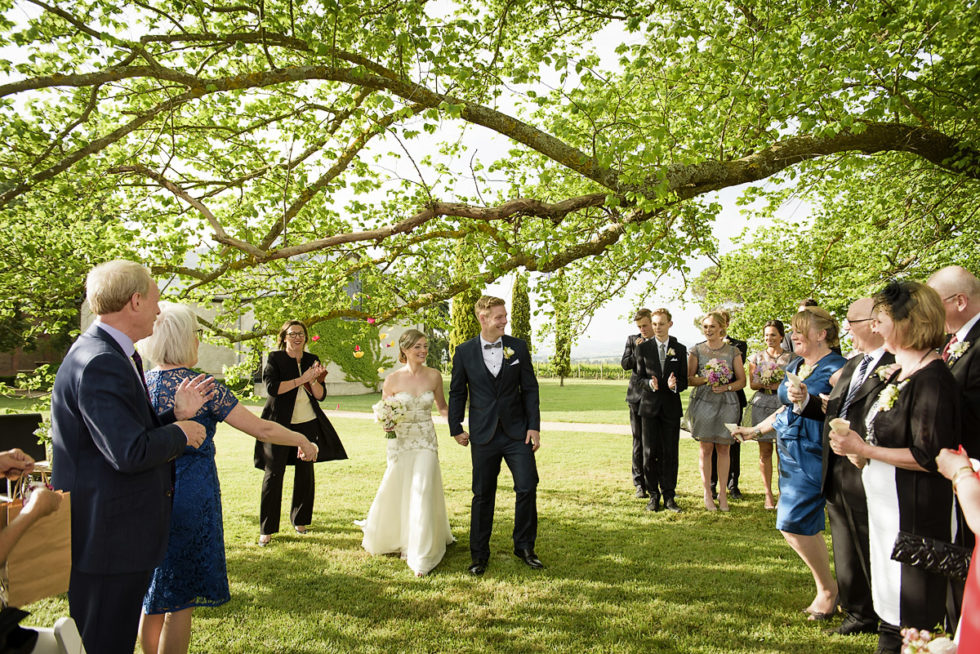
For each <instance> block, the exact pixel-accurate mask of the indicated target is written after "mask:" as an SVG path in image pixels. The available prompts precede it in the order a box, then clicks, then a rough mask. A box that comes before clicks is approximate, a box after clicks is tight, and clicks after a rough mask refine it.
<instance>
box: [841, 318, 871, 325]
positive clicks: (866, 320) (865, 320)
mask: <svg viewBox="0 0 980 654" xmlns="http://www.w3.org/2000/svg"><path fill="white" fill-rule="evenodd" d="M869 320H874V318H858V319H857V320H851V319H850V318H844V326H845V327H847V326H848V325H856V324H858V323H859V322H868V321H869Z"/></svg>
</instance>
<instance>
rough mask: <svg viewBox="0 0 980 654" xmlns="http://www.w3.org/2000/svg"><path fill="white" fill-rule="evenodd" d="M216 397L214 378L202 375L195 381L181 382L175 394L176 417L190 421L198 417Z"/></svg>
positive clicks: (186, 380)
mask: <svg viewBox="0 0 980 654" xmlns="http://www.w3.org/2000/svg"><path fill="white" fill-rule="evenodd" d="M212 395H214V377H209V376H207V375H205V374H203V373H202V374H200V375H198V376H197V377H195V378H194V379H185V380H184V381H182V382H180V386H178V387H177V392H176V393H175V394H174V417H175V418H177V420H190V419H191V418H193V417H194V416H196V415H197V412H198V411H200V410H201V407H202V406H204V403H205V402H207V401H208V400H209V399H211V396H212Z"/></svg>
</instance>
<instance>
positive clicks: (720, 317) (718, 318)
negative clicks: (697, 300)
mask: <svg viewBox="0 0 980 654" xmlns="http://www.w3.org/2000/svg"><path fill="white" fill-rule="evenodd" d="M708 318H711V319H712V320H714V321H715V323H717V325H718V328H719V329H721V335H722V336H725V335H727V334H728V318H727V317H726V316H725V314H724V313H722V312H721V311H709V312H708V313H706V314H704V316H703V317H702V318H701V320H700V321H699V322H701V323H703V322H704V321H705V320H707V319H708ZM700 326H701V325H698V327H700Z"/></svg>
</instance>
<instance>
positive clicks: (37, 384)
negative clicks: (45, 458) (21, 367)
mask: <svg viewBox="0 0 980 654" xmlns="http://www.w3.org/2000/svg"><path fill="white" fill-rule="evenodd" d="M57 372H58V369H57V366H52V365H51V364H47V363H45V364H42V365H40V366H38V367H37V368H35V369H34V370H33V371H31V372H29V373H24V372H19V373H17V377H16V378H15V379H14V385H13V386H8V385H7V384H4V383H2V382H0V397H6V398H26V399H27V400H28V401H29V407H28V408H27V410H28V411H30V412H33V413H40V414H41V415H42V416H44V418H43V419H42V421H41V426H40V427H38V429H37V431H36V432H34V433H35V435H36V436H37V440H38V442H40V443H43V444H44V445H45V447H47V446H48V445H49V444H50V443H51V415H50V414H51V389H52V388H54V377H55V374H57ZM5 412H6V410H5Z"/></svg>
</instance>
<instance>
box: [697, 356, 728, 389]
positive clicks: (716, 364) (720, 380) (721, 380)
mask: <svg viewBox="0 0 980 654" xmlns="http://www.w3.org/2000/svg"><path fill="white" fill-rule="evenodd" d="M704 376H705V378H706V379H707V380H708V384H710V385H711V386H721V385H723V384H729V383H731V381H732V369H731V368H729V367H728V363H726V362H725V361H723V360H722V359H710V360H709V361H708V362H707V363H706V364H704Z"/></svg>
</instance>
